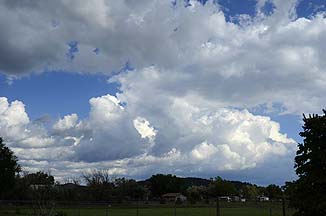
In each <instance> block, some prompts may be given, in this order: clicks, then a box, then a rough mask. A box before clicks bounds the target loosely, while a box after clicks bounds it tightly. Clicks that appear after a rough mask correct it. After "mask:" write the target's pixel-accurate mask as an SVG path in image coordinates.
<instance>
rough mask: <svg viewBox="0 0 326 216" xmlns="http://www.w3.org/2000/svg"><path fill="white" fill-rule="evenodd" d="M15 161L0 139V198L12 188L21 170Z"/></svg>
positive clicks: (12, 154) (15, 158)
mask: <svg viewBox="0 0 326 216" xmlns="http://www.w3.org/2000/svg"><path fill="white" fill-rule="evenodd" d="M17 161H18V159H17V157H16V156H15V155H14V153H13V152H12V151H11V150H10V149H9V148H8V147H7V146H6V145H5V144H4V143H3V139H2V138H1V137H0V185H1V187H0V198H3V197H4V196H5V194H6V193H7V192H8V191H10V190H12V188H13V187H14V184H15V175H16V174H17V173H18V172H20V170H21V168H20V165H19V164H18V162H17Z"/></svg>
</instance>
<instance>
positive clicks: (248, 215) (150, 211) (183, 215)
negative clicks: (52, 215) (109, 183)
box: [0, 206, 293, 216]
mask: <svg viewBox="0 0 326 216" xmlns="http://www.w3.org/2000/svg"><path fill="white" fill-rule="evenodd" d="M56 211H57V212H61V213H64V214H62V215H66V216H106V215H108V216H137V208H109V209H108V210H106V209H105V208H74V209H72V208H67V209H56ZM32 212H33V211H32V210H31V209H21V208H19V209H11V210H8V209H7V210H3V209H2V210H0V215H1V216H2V215H8V216H9V215H21V216H23V215H24V216H27V215H33V214H32ZM286 213H287V214H286V216H291V215H292V213H293V212H292V211H291V210H287V212H286ZM175 215H176V216H215V215H216V209H215V208H213V207H210V208H209V207H201V208H199V207H197V208H190V207H187V208H176V209H174V208H166V207H163V208H162V207H156V208H140V209H138V216H175ZM265 215H266V216H270V210H269V208H261V207H259V208H255V207H245V206H244V207H236V208H221V216H265ZM272 215H273V216H282V209H281V208H279V207H278V206H277V207H274V208H273V207H272Z"/></svg>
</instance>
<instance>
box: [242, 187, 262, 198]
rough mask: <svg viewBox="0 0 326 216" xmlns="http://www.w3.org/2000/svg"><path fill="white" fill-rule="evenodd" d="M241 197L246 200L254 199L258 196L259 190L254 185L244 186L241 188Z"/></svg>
mask: <svg viewBox="0 0 326 216" xmlns="http://www.w3.org/2000/svg"><path fill="white" fill-rule="evenodd" d="M241 195H242V196H244V197H245V198H247V199H256V197H257V196H258V195H259V188H258V187H257V186H256V185H244V186H243V187H242V188H241Z"/></svg>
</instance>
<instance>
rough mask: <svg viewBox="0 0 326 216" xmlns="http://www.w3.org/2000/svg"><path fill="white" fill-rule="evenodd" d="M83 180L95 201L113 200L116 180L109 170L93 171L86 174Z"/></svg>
mask: <svg viewBox="0 0 326 216" xmlns="http://www.w3.org/2000/svg"><path fill="white" fill-rule="evenodd" d="M82 178H83V179H84V181H85V182H86V185H87V186H88V189H89V192H90V194H91V197H92V199H93V200H95V201H104V200H109V199H111V198H112V192H113V188H114V184H113V180H114V179H113V178H112V177H111V175H110V172H109V171H108V170H93V171H91V172H88V173H84V174H83V176H82Z"/></svg>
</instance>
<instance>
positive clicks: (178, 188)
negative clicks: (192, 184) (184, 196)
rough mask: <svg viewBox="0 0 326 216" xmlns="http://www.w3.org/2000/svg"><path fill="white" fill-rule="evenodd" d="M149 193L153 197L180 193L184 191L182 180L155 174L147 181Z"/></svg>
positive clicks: (169, 175)
mask: <svg viewBox="0 0 326 216" xmlns="http://www.w3.org/2000/svg"><path fill="white" fill-rule="evenodd" d="M149 181H150V183H151V192H152V195H153V196H154V197H160V196H162V195H163V194H165V193H175V192H182V191H183V189H184V182H183V179H181V178H178V177H176V176H175V175H171V174H168V175H164V174H157V175H153V176H152V177H151V178H150V179H149Z"/></svg>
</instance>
